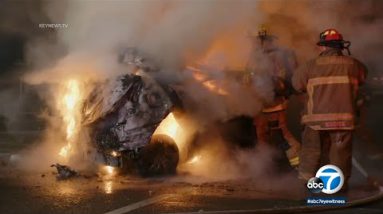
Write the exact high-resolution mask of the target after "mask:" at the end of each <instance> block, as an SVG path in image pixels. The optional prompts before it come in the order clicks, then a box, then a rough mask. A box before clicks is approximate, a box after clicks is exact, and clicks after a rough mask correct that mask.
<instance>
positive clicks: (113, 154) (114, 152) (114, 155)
mask: <svg viewBox="0 0 383 214" xmlns="http://www.w3.org/2000/svg"><path fill="white" fill-rule="evenodd" d="M110 154H111V155H112V156H113V157H117V156H118V153H117V152H116V151H113V152H111V153H110Z"/></svg>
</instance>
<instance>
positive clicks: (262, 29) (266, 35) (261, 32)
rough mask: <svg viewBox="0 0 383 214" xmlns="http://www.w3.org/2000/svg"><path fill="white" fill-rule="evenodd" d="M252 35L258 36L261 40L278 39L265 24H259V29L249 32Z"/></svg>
mask: <svg viewBox="0 0 383 214" xmlns="http://www.w3.org/2000/svg"><path fill="white" fill-rule="evenodd" d="M249 36H250V37H256V38H258V39H260V40H268V39H276V38H277V37H276V36H274V35H272V34H271V33H270V30H269V29H268V28H267V26H266V25H265V24H262V25H260V26H259V28H258V31H257V32H255V31H251V32H250V33H249Z"/></svg>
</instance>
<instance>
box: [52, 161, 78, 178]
mask: <svg viewBox="0 0 383 214" xmlns="http://www.w3.org/2000/svg"><path fill="white" fill-rule="evenodd" d="M51 167H56V169H57V173H58V174H57V176H56V178H57V180H66V179H69V178H72V177H75V176H78V173H77V172H76V171H74V170H73V169H71V168H70V167H68V166H65V165H61V164H58V163H56V164H52V165H51Z"/></svg>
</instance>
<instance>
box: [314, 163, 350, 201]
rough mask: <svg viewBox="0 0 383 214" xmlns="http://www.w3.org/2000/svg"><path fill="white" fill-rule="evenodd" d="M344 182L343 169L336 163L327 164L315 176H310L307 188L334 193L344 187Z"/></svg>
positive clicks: (317, 191)
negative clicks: (335, 164)
mask: <svg viewBox="0 0 383 214" xmlns="http://www.w3.org/2000/svg"><path fill="white" fill-rule="evenodd" d="M343 183H344V176H343V172H342V170H340V169H339V168H338V167H337V166H334V165H326V166H323V167H321V168H320V169H319V170H318V171H317V173H316V175H315V177H312V178H310V180H309V181H308V182H307V188H308V189H309V191H310V192H312V193H320V192H323V193H326V194H334V193H336V192H338V191H339V190H340V189H341V188H342V186H343Z"/></svg>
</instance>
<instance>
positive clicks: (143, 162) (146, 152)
mask: <svg viewBox="0 0 383 214" xmlns="http://www.w3.org/2000/svg"><path fill="white" fill-rule="evenodd" d="M178 161H179V151H178V147H177V145H176V143H175V142H174V140H173V139H171V138H170V137H168V136H166V135H155V136H153V138H152V140H151V142H150V144H148V145H147V146H145V147H144V148H143V149H142V151H141V152H140V158H139V159H138V162H137V167H138V171H139V173H140V174H141V175H142V176H156V175H169V174H174V173H175V172H176V168H177V164H178Z"/></svg>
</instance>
